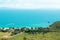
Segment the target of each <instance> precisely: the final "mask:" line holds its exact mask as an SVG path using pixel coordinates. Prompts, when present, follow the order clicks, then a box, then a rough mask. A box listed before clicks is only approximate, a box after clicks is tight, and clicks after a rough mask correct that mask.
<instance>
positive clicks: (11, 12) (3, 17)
mask: <svg viewBox="0 0 60 40" xmlns="http://www.w3.org/2000/svg"><path fill="white" fill-rule="evenodd" d="M56 21H60V10H59V9H9V8H0V28H3V27H5V28H9V27H15V28H18V27H19V28H21V27H29V28H30V27H49V25H51V24H53V23H54V22H56Z"/></svg>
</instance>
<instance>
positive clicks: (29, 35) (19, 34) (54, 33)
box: [0, 21, 60, 40]
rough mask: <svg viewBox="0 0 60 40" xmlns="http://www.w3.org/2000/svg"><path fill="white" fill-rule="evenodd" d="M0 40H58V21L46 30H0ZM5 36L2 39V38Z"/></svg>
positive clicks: (59, 37)
mask: <svg viewBox="0 0 60 40" xmlns="http://www.w3.org/2000/svg"><path fill="white" fill-rule="evenodd" d="M0 31H1V32H0V40H60V21H57V22H54V23H53V24H52V25H50V26H49V27H48V28H41V27H39V28H35V29H34V28H32V27H31V29H29V28H25V27H24V28H21V29H19V28H18V29H14V28H9V29H8V30H3V29H2V30H1V29H0ZM4 35H5V36H7V38H5V39H3V38H2V36H4Z"/></svg>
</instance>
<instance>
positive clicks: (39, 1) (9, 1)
mask: <svg viewBox="0 0 60 40" xmlns="http://www.w3.org/2000/svg"><path fill="white" fill-rule="evenodd" d="M0 8H23V9H24V8H28V9H29V8H34V9H35V8H50V9H52V8H54V9H60V0H0Z"/></svg>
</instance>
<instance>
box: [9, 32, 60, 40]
mask: <svg viewBox="0 0 60 40" xmlns="http://www.w3.org/2000/svg"><path fill="white" fill-rule="evenodd" d="M24 37H26V38H27V40H60V32H49V33H46V34H45V35H44V36H43V34H42V33H40V34H39V33H37V34H34V35H33V34H27V33H22V34H19V35H16V36H14V37H12V38H10V39H9V40H23V38H24Z"/></svg>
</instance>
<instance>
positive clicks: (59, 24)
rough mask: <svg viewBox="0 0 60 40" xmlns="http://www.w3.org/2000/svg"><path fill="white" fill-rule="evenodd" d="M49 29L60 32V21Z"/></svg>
mask: <svg viewBox="0 0 60 40" xmlns="http://www.w3.org/2000/svg"><path fill="white" fill-rule="evenodd" d="M49 27H50V29H51V30H58V31H59V30H60V21H56V22H54V23H53V24H51V25H50V26H49Z"/></svg>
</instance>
